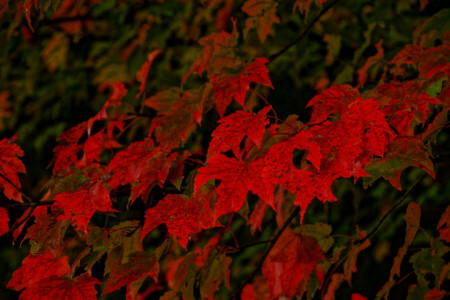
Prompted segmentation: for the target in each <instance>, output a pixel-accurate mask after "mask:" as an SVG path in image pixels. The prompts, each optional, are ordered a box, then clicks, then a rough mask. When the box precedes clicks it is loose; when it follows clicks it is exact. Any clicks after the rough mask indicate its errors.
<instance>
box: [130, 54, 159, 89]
mask: <svg viewBox="0 0 450 300" xmlns="http://www.w3.org/2000/svg"><path fill="white" fill-rule="evenodd" d="M159 53H161V50H155V51H153V52H152V53H149V54H148V57H147V61H146V62H145V63H144V64H143V65H142V66H141V68H140V69H139V71H137V73H136V80H137V81H139V82H140V83H141V85H140V86H139V93H138V94H137V95H136V98H139V97H140V96H141V95H142V93H144V90H145V82H146V81H147V76H148V71H149V69H150V66H151V65H152V63H153V61H154V60H155V58H156V57H157V56H158V54H159Z"/></svg>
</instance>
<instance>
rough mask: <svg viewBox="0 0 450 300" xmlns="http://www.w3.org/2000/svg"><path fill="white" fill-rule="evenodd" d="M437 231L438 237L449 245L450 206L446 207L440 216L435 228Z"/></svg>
mask: <svg viewBox="0 0 450 300" xmlns="http://www.w3.org/2000/svg"><path fill="white" fill-rule="evenodd" d="M436 229H438V230H439V236H440V238H441V240H443V241H446V242H447V243H450V205H449V206H447V208H446V209H445V211H444V213H443V214H442V217H441V219H440V220H439V223H438V224H437V226H436Z"/></svg>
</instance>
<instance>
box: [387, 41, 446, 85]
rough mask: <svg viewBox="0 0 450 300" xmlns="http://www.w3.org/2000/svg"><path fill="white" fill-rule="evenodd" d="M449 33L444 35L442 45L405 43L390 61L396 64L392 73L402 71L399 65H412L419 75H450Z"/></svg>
mask: <svg viewBox="0 0 450 300" xmlns="http://www.w3.org/2000/svg"><path fill="white" fill-rule="evenodd" d="M449 57H450V34H447V35H446V38H445V39H444V41H443V43H442V45H439V46H437V47H431V48H423V47H422V46H419V45H407V46H406V47H405V48H403V49H402V50H401V51H400V52H399V53H397V55H395V57H394V58H393V59H392V60H391V61H390V63H391V64H396V68H394V70H393V72H394V73H400V74H401V73H404V72H402V69H401V67H400V66H401V65H402V64H407V65H414V66H416V67H417V68H418V69H419V72H420V73H419V77H424V78H429V79H430V78H433V77H434V76H435V75H436V74H438V73H441V76H447V77H448V76H450V61H449Z"/></svg>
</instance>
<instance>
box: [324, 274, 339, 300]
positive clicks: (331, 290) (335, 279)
mask: <svg viewBox="0 0 450 300" xmlns="http://www.w3.org/2000/svg"><path fill="white" fill-rule="evenodd" d="M343 281H344V274H341V273H334V274H333V275H332V276H331V282H330V284H329V285H328V289H327V293H326V294H325V296H324V297H323V299H324V300H334V296H335V295H334V294H335V293H336V291H337V289H338V288H339V287H340V286H341V283H342V282H343Z"/></svg>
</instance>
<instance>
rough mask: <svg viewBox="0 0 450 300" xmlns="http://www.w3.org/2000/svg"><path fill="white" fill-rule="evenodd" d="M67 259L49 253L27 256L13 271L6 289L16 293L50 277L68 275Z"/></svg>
mask: <svg viewBox="0 0 450 300" xmlns="http://www.w3.org/2000/svg"><path fill="white" fill-rule="evenodd" d="M68 259H69V258H68V257H67V256H63V257H56V255H55V254H54V253H53V252H51V251H45V252H44V253H43V254H42V255H33V254H28V256H27V257H25V259H24V260H23V262H22V266H21V267H20V268H19V269H17V270H16V271H14V273H13V276H12V278H11V280H10V281H9V282H8V285H7V287H8V288H12V289H14V290H16V291H20V290H22V289H25V288H29V287H33V286H35V285H36V283H37V282H39V281H40V280H42V279H44V278H48V277H50V276H63V275H66V274H67V273H69V271H70V266H69V263H68Z"/></svg>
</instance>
